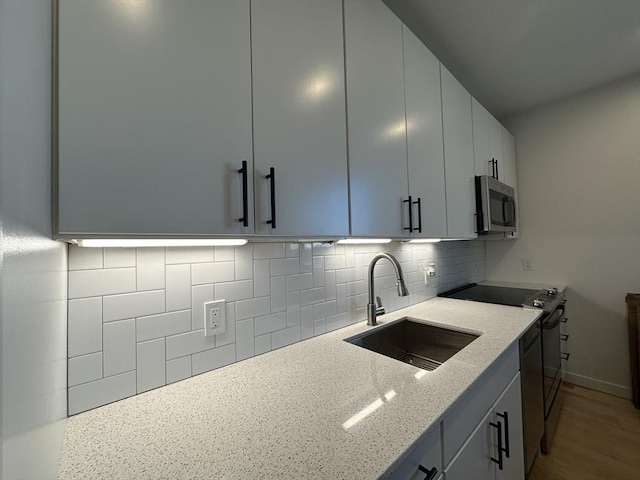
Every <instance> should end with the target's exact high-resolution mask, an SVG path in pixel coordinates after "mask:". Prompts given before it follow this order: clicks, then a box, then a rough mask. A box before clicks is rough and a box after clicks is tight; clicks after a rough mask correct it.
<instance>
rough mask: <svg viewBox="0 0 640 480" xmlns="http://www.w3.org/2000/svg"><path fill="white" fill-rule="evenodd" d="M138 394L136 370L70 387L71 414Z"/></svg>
mask: <svg viewBox="0 0 640 480" xmlns="http://www.w3.org/2000/svg"><path fill="white" fill-rule="evenodd" d="M135 394H136V372H127V373H122V374H120V375H114V376H112V377H106V378H103V379H101V380H96V381H95V382H88V383H83V384H82V385H77V386H75V387H69V415H75V414H76V413H80V412H84V411H86V410H91V409H92V408H96V407H100V406H102V405H106V404H107V403H111V402H115V401H116V400H122V399H123V398H127V397H131V396H132V395H135Z"/></svg>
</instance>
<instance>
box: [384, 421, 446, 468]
mask: <svg viewBox="0 0 640 480" xmlns="http://www.w3.org/2000/svg"><path fill="white" fill-rule="evenodd" d="M409 450H410V452H409V455H408V456H407V457H405V458H404V460H402V462H401V463H400V465H398V466H397V467H396V468H394V469H393V470H390V471H388V472H387V473H386V474H385V475H383V477H382V478H385V479H389V480H391V479H393V480H418V479H420V480H422V479H423V478H424V477H425V474H424V473H423V472H421V471H420V470H418V466H419V465H422V466H423V467H425V468H427V469H431V468H433V467H435V468H436V469H437V470H438V472H439V473H440V472H442V444H441V443H440V424H438V425H436V426H435V427H434V428H432V429H431V430H429V432H428V433H427V435H426V436H424V437H423V438H421V439H420V440H418V441H417V442H416V443H414V444H413V445H412V446H411V447H409Z"/></svg>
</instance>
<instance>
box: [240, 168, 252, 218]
mask: <svg viewBox="0 0 640 480" xmlns="http://www.w3.org/2000/svg"><path fill="white" fill-rule="evenodd" d="M238 173H241V174H242V218H240V219H238V221H239V222H240V223H242V225H243V226H245V227H248V226H249V198H248V194H249V193H248V192H249V190H248V186H247V176H248V172H247V161H246V160H243V161H242V168H241V169H240V170H238Z"/></svg>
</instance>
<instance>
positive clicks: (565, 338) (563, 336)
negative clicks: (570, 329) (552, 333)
mask: <svg viewBox="0 0 640 480" xmlns="http://www.w3.org/2000/svg"><path fill="white" fill-rule="evenodd" d="M560 340H562V341H563V342H566V341H567V340H569V334H568V333H565V334H564V335H560Z"/></svg>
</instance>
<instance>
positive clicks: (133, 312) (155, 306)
mask: <svg viewBox="0 0 640 480" xmlns="http://www.w3.org/2000/svg"><path fill="white" fill-rule="evenodd" d="M102 309H103V310H102V319H103V320H104V321H105V322H111V321H113V320H121V319H124V318H135V317H142V316H145V315H153V314H155V313H162V312H164V311H165V301H164V290H151V291H149V292H137V293H127V294H124V295H108V296H105V297H103V301H102Z"/></svg>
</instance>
